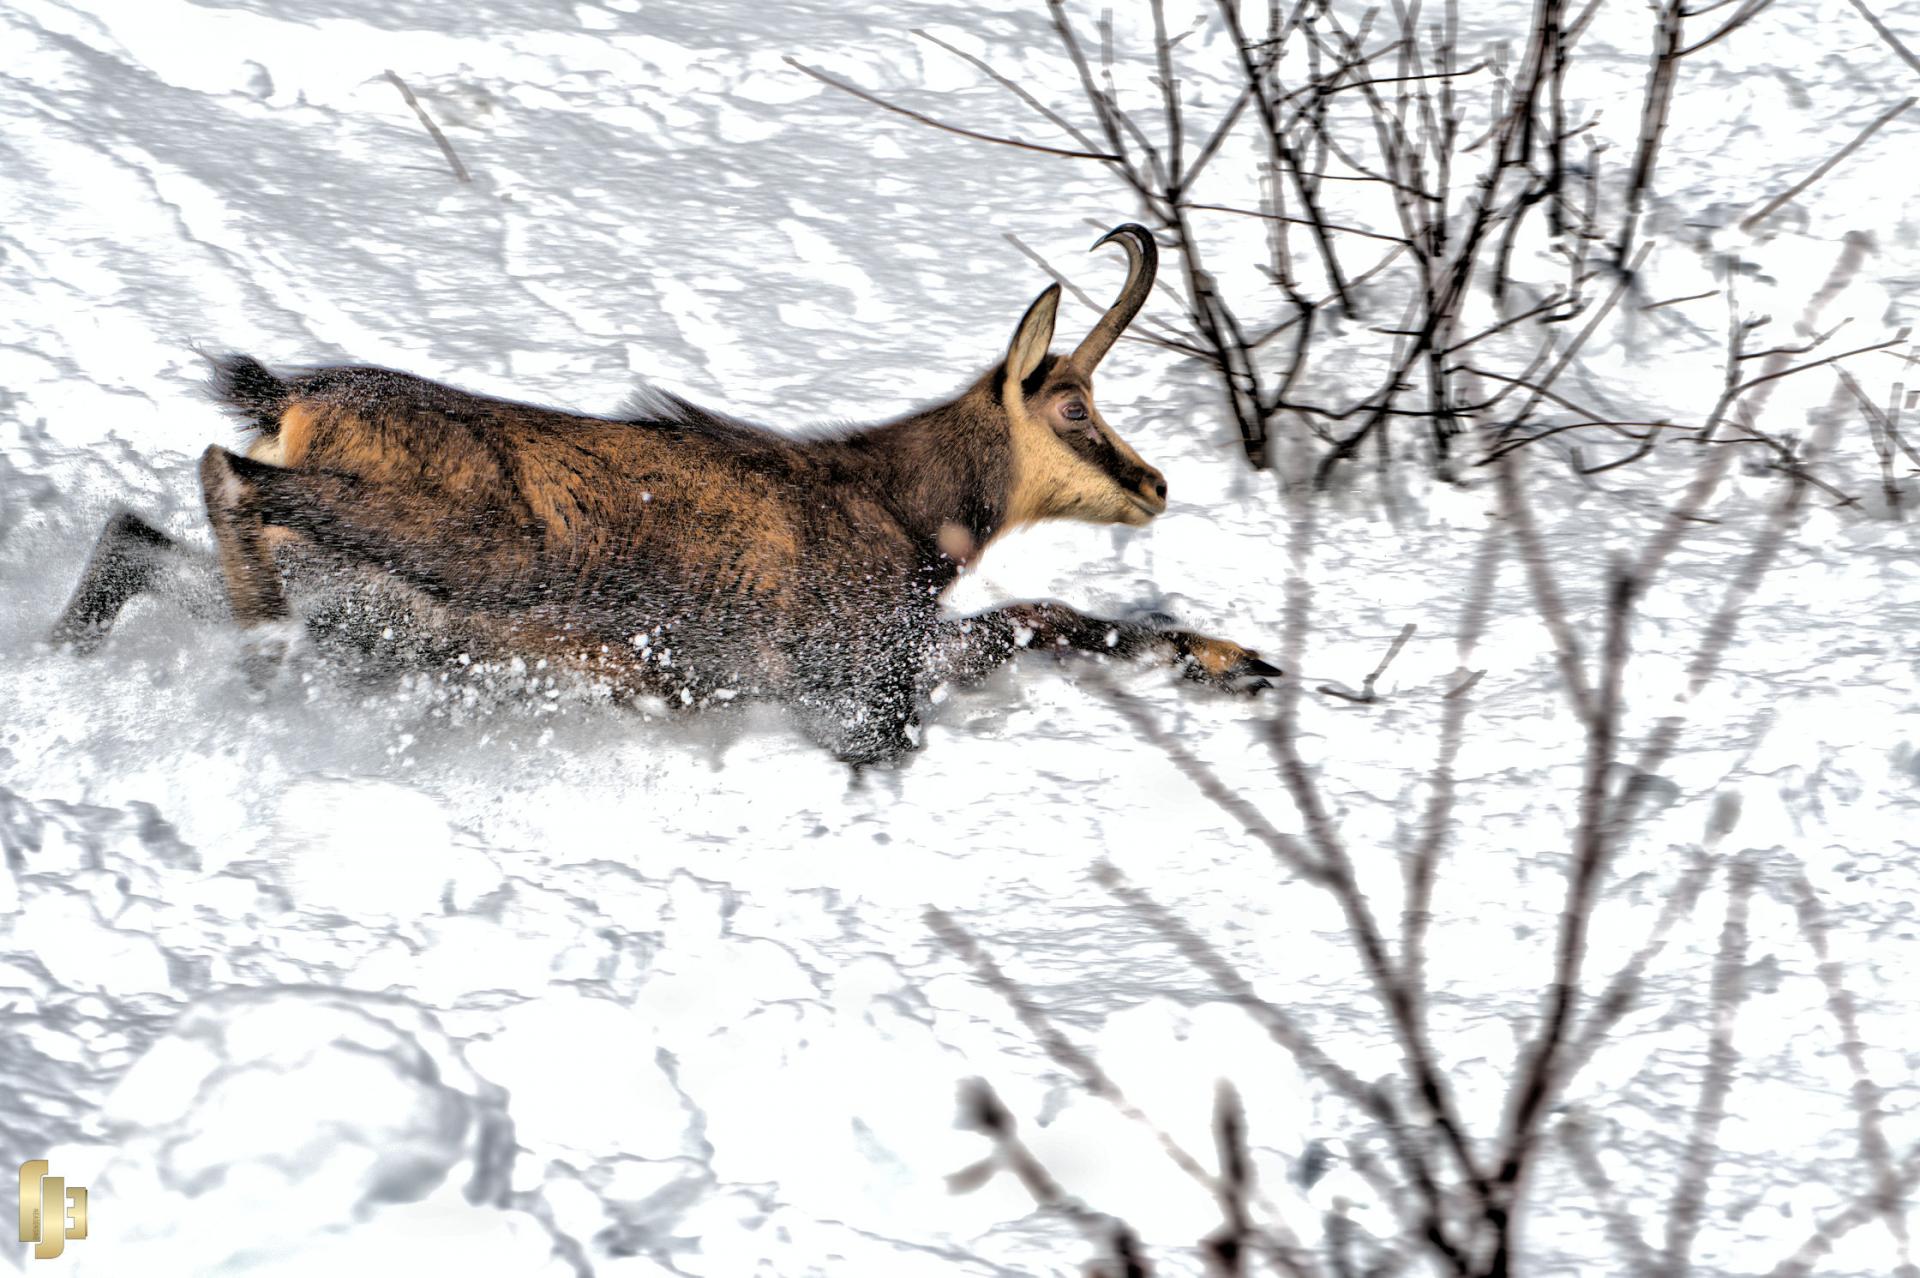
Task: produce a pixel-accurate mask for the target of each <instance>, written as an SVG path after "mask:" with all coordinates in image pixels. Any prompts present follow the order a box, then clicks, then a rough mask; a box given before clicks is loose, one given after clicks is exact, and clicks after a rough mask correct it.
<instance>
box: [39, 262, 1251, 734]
mask: <svg viewBox="0 0 1920 1278" xmlns="http://www.w3.org/2000/svg"><path fill="white" fill-rule="evenodd" d="M1108 242H1114V243H1118V244H1120V245H1122V246H1123V247H1124V248H1125V249H1126V252H1127V257H1128V272H1127V282H1126V284H1125V286H1124V287H1123V288H1122V290H1121V292H1120V295H1119V297H1118V298H1117V299H1116V300H1115V301H1114V303H1113V306H1112V307H1111V308H1110V309H1109V310H1108V311H1107V312H1106V314H1105V315H1103V316H1102V317H1101V318H1100V320H1099V322H1098V323H1096V324H1095V325H1094V327H1093V330H1092V331H1091V332H1090V333H1088V335H1087V337H1086V338H1085V340H1083V341H1082V342H1081V343H1080V345H1079V346H1078V347H1077V348H1075V350H1074V351H1073V353H1072V354H1070V355H1066V356H1058V355H1053V354H1050V353H1049V352H1048V346H1049V343H1050V342H1051V340H1052V337H1053V326H1054V313H1055V311H1056V310H1057V308H1058V306H1059V301H1060V287H1059V285H1057V284H1056V285H1053V286H1052V287H1049V288H1048V289H1047V290H1046V291H1045V292H1043V293H1041V294H1040V296H1039V297H1038V298H1037V299H1036V300H1035V301H1034V303H1033V305H1032V306H1030V307H1029V308H1028V309H1027V313H1026V314H1025V315H1024V316H1023V317H1022V318H1021V320H1020V323H1019V325H1018V326H1017V327H1016V328H1015V329H1014V333H1013V340H1012V341H1011V342H1010V343H1009V344H1008V346H1007V352H1006V358H1005V359H1004V360H1003V361H1002V362H1001V363H999V364H997V365H996V366H995V367H994V368H992V369H991V370H990V371H988V372H987V373H986V374H985V375H984V376H982V377H980V378H979V379H978V380H977V381H975V382H974V383H973V384H972V385H971V386H968V387H967V388H966V389H965V390H964V391H962V392H961V393H960V394H959V395H958V396H957V397H955V398H953V399H951V400H949V401H947V402H945V403H942V404H937V405H935V406H933V407H931V408H927V409H923V410H921V411H919V412H916V413H913V414H911V415H909V416H907V417H903V418H901V419H899V420H898V421H893V422H888V423H886V424H884V425H879V426H873V427H867V428H860V429H851V430H843V431H838V432H834V433H830V434H814V435H807V436H798V437H796V436H789V435H786V434H782V433H779V432H776V431H773V430H768V429H764V428H762V427H759V426H754V425H750V424H747V423H745V422H740V421H736V420H733V419H732V418H729V417H726V416H723V415H721V414H718V413H713V412H709V411H707V410H705V409H702V408H699V407H697V406H695V405H693V404H690V403H687V402H686V401H684V400H681V399H679V398H678V397H676V396H664V395H655V396H654V397H653V398H652V399H651V400H650V401H647V402H646V403H645V404H644V411H641V412H638V413H636V414H633V415H629V416H625V417H620V418H608V417H587V416H581V415H578V414H575V413H568V412H562V411H559V410H557V409H552V408H542V407H537V406H534V405H531V404H520V403H514V402H511V401H508V400H501V399H493V398H490V397H487V396H483V395H475V394H471V393H469V392H467V391H463V390H457V389H455V388H453V387H451V386H445V385H442V384H440V383H438V382H431V381H427V380H425V379H423V378H420V377H415V376H412V375H411V374H408V373H401V372H395V371H392V370H389V369H383V368H365V367H327V368H313V369H307V370H304V371H299V372H293V373H288V374H285V375H281V374H276V373H273V372H270V371H268V369H267V368H266V367H264V366H263V365H262V364H260V363H259V362H258V361H256V360H254V359H252V358H250V357H248V356H245V355H230V356H222V357H218V358H215V359H214V361H213V364H214V376H213V393H214V395H215V397H216V398H217V399H218V400H219V401H220V402H221V403H222V404H223V405H224V406H225V407H226V408H227V409H228V410H229V411H230V412H232V413H233V414H234V415H235V416H237V417H238V418H240V419H241V420H242V421H243V422H244V423H245V426H246V428H247V429H248V430H250V431H251V432H252V438H251V440H250V442H249V444H248V446H247V448H246V450H245V452H244V454H240V453H234V452H230V451H229V450H227V449H226V448H223V447H221V446H219V445H218V444H215V445H213V446H211V447H209V448H208V449H207V451H206V453H205V454H204V455H203V456H202V457H201V459H200V482H201V488H202V492H203V495H204V498H205V501H206V509H207V519H208V522H209V523H211V524H212V526H213V534H214V540H215V542H216V543H217V547H218V559H219V569H220V575H221V577H222V578H223V580H224V584H225V589H226V597H227V601H228V603H229V605H230V606H231V608H232V613H233V617H234V619H235V620H236V621H237V622H238V623H239V624H240V625H241V626H242V627H246V628H249V630H250V631H251V632H252V633H253V635H254V636H255V639H256V643H255V645H254V651H255V654H256V659H258V660H261V661H264V662H265V663H266V665H267V666H268V667H269V668H270V667H271V665H272V663H273V662H274V661H276V660H277V656H276V655H275V654H276V653H277V652H278V651H280V650H281V649H283V648H284V645H285V643H286V642H287V640H288V638H289V637H294V636H297V635H298V633H299V632H300V627H301V626H303V625H304V626H305V627H307V628H308V629H310V630H311V629H319V628H325V627H327V626H338V625H339V624H340V617H341V613H340V611H339V610H338V609H335V610H334V611H332V612H330V613H329V612H327V611H325V610H324V609H321V610H318V611H316V610H315V609H312V608H308V607H305V606H303V608H302V618H303V619H302V620H298V621H297V620H296V619H295V613H294V610H293V608H292V606H291V604H290V603H289V595H290V594H291V595H293V596H294V597H298V598H303V605H304V602H305V600H304V596H303V588H304V587H306V586H312V585H316V584H320V583H325V584H327V585H338V584H339V583H341V582H345V581H353V582H358V583H360V585H361V586H363V587H365V588H366V593H365V594H363V596H362V597H364V598H379V599H382V600H386V601H388V602H386V603H381V604H379V605H377V606H376V605H370V607H373V608H374V616H375V621H374V624H373V626H372V631H373V632H375V633H384V634H387V635H391V634H392V629H391V627H390V626H382V625H381V624H380V620H379V619H380V617H382V616H386V615H389V613H386V612H381V611H380V609H385V608H388V607H389V604H390V601H391V600H392V599H394V598H399V599H401V600H403V601H404V607H403V608H402V609H401V611H403V612H405V613H407V614H408V615H410V616H418V617H427V616H431V617H432V618H434V622H433V625H432V626H430V627H427V629H428V630H430V631H432V632H434V633H439V634H442V635H451V636H453V638H452V639H450V640H448V641H447V642H446V643H445V644H443V645H441V647H440V648H439V649H438V650H439V651H441V652H442V653H445V654H451V653H454V652H471V653H472V654H473V656H475V657H480V656H482V655H487V656H493V657H511V656H515V655H517V656H521V657H524V658H530V659H538V658H546V659H547V660H548V662H549V663H550V665H553V666H558V667H561V668H563V669H572V670H576V671H579V672H581V673H583V674H585V675H587V676H589V677H590V678H593V679H598V680H603V681H605V683H606V684H607V685H608V686H610V687H611V688H612V689H613V690H614V693H615V695H616V697H620V698H630V697H654V698H658V699H660V700H662V701H664V702H666V703H667V704H668V705H669V706H673V707H686V708H691V707H696V706H700V705H703V704H707V703H709V702H711V701H713V700H715V699H721V700H726V699H731V698H732V697H734V696H760V697H768V698H773V699H775V700H778V701H780V702H783V703H785V704H786V705H787V706H788V707H790V708H791V709H792V710H793V711H794V713H795V714H796V716H797V718H798V720H799V722H800V724H801V725H802V727H803V728H804V730H805V731H806V732H807V733H808V735H810V736H811V737H813V738H814V739H815V740H817V741H819V742H820V743H821V744H823V745H825V746H826V747H827V748H828V749H830V750H832V751H834V752H835V753H836V754H838V755H839V756H840V757H842V758H844V759H847V760H849V761H851V762H856V763H861V762H873V761H879V760H884V759H887V758H891V757H893V756H896V755H898V754H900V753H902V752H904V751H906V750H909V749H911V748H912V747H913V746H914V744H916V743H917V741H918V737H919V715H920V711H921V708H922V706H923V704H924V703H925V700H926V697H927V694H928V693H929V692H931V691H932V689H933V688H934V687H935V686H937V685H938V684H939V683H941V682H943V681H946V680H965V679H970V678H977V677H979V676H981V675H984V674H985V673H987V672H988V671H990V670H992V669H994V668H995V667H997V666H999V665H1001V664H1002V663H1004V662H1006V661H1007V660H1008V659H1009V658H1011V657H1012V656H1013V654H1014V653H1016V652H1017V651H1019V650H1020V649H1022V648H1027V647H1031V648H1038V649H1074V650H1080V651H1085V652H1091V653H1109V654H1113V655H1115V656H1120V657H1151V658H1155V659H1158V660H1162V661H1166V662H1168V663H1171V664H1177V665H1179V666H1180V667H1182V668H1183V669H1184V671H1185V673H1186V674H1187V675H1188V676H1190V677H1191V678H1193V679H1195V680H1197V681H1199V682H1202V683H1209V684H1214V685H1217V686H1222V687H1227V688H1239V689H1245V688H1248V687H1258V686H1264V685H1263V683H1262V677H1263V676H1272V675H1277V674H1279V673H1280V672H1279V671H1278V670H1276V669H1275V668H1274V667H1272V666H1270V665H1268V664H1267V663H1265V662H1263V661H1261V660H1260V658H1259V656H1258V654H1256V653H1255V652H1253V651H1251V650H1250V649H1247V648H1243V647H1241V646H1240V645H1238V644H1234V643H1229V642H1227V641H1225V640H1222V639H1213V638H1209V637H1207V636H1205V635H1200V634H1195V633H1193V632H1190V631H1186V630H1178V629H1171V628H1165V627H1162V626H1159V625H1155V624H1151V623H1149V622H1142V621H1138V620H1106V619H1102V618H1098V617H1091V616H1087V615H1085V614H1083V613H1080V612H1076V611H1074V610H1073V609H1071V608H1068V607H1065V606H1064V605H1061V604H1058V603H1051V602H1043V603H1018V604H1011V605H1008V606H1006V607H1001V608H995V609H993V610H991V611H989V612H985V613H981V614H978V615H976V616H971V617H962V618H955V617H944V616H942V615H941V606H940V601H941V595H942V594H943V593H944V592H945V590H946V589H947V587H948V586H950V585H951V584H952V583H953V581H954V579H955V578H956V577H957V576H958V575H959V573H960V572H961V571H962V570H963V569H964V568H965V567H967V566H968V565H969V564H971V563H973V562H974V561H975V560H976V559H977V558H978V557H979V556H980V554H981V553H982V552H983V551H984V550H985V549H986V548H987V547H988V546H989V545H990V544H992V542H993V540H994V539H995V538H996V537H998V536H1000V535H1001V534H1002V533H1005V532H1007V531H1008V530H1010V529H1013V528H1018V527H1020V526H1021V525H1023V524H1027V523H1032V522H1034V521H1036V520H1042V519H1080V520H1088V521H1091V522H1094V523H1111V524H1131V525H1135V526H1138V525H1142V524H1145V523H1147V522H1148V521H1149V520H1151V519H1152V518H1153V517H1154V516H1156V515H1158V514H1160V513H1161V512H1162V511H1163V510H1165V509H1166V505H1167V482H1166V479H1165V477H1164V476H1162V475H1161V473H1160V472H1159V471H1158V470H1156V469H1154V468H1153V467H1152V466H1149V465H1148V464H1147V463H1146V462H1145V461H1143V460H1141V458H1140V455H1139V454H1138V453H1136V452H1134V450H1133V449H1132V448H1130V447H1128V445H1127V444H1126V442H1125V441H1124V440H1122V439H1121V438H1120V436H1119V435H1117V434H1116V433H1114V430H1113V428H1112V427H1111V426H1109V425H1108V424H1107V423H1106V421H1105V420H1104V419H1103V418H1102V417H1101V415H1100V412H1099V410H1098V409H1096V408H1095V407H1094V401H1093V384H1092V379H1093V374H1094V370H1095V369H1096V368H1098V367H1099V364H1100V360H1101V358H1102V357H1103V356H1105V355H1106V353H1107V351H1108V350H1109V349H1110V348H1111V347H1112V346H1113V344H1114V342H1115V341H1116V340H1117V339H1118V338H1119V336H1120V335H1121V333H1122V332H1124V331H1125V330H1126V327H1127V325H1128V324H1129V323H1130V322H1131V321H1132V320H1133V318H1134V316H1135V315H1136V314H1137V313H1138V312H1139V310H1140V307H1141V305H1142V304H1143V303H1144V302H1145V301H1146V299H1147V295H1148V292H1149V291H1150V290H1151V289H1152V287H1153V280H1154V273H1155V270H1156V268H1157V264H1158V251H1157V249H1156V247H1155V245H1154V241H1153V237H1152V235H1151V234H1150V233H1149V232H1148V231H1146V230H1145V229H1144V228H1142V227H1140V226H1136V225H1132V224H1128V225H1124V226H1119V227H1116V228H1114V229H1113V230H1112V231H1110V232H1108V233H1107V234H1106V235H1105V236H1103V237H1102V238H1101V239H1100V240H1099V241H1098V243H1096V244H1095V246H1094V247H1095V248H1098V247H1100V245H1102V244H1106V243H1108ZM181 554H182V552H181V551H180V549H179V548H178V547H177V546H176V545H175V544H174V543H173V542H172V540H171V539H170V538H168V537H167V536H166V535H165V534H163V533H161V532H160V531H158V530H157V529H155V528H153V527H152V526H150V525H149V524H147V523H145V522H144V521H142V520H140V519H139V518H137V517H136V516H134V515H132V514H128V513H122V514H119V515H116V516H115V517H114V518H113V519H112V520H110V521H109V523H108V524H107V526H106V528H105V530H104V531H103V532H102V533H101V535H100V539H99V542H98V544H97V545H96V546H95V548H94V551H93V555H92V558H91V559H90V560H89V561H88V564H87V568H86V572H85V575H84V576H83V578H82V579H81V581H80V584H79V586H78V588H77V589H76V590H75V592H74V595H73V598H72V600H71V602H69V604H68V605H67V608H66V610H65V612H64V613H63V614H62V616H61V618H60V620H59V622H58V623H57V625H56V626H55V628H54V631H53V636H52V637H53V639H54V640H55V642H58V643H65V644H70V645H72V646H73V647H74V648H76V649H78V650H80V651H87V650H90V649H92V648H93V647H95V646H97V645H98V644H99V643H100V642H101V640H103V639H104V638H105V636H106V634H107V632H108V630H109V629H110V628H111V626H112V625H113V622H114V618H115V617H116V616H117V615H118V614H119V612H120V610H121V608H122V607H123V606H124V605H125V604H126V602H127V601H128V600H129V599H131V598H132V597H133V596H134V595H136V594H138V593H140V592H141V591H143V590H147V589H150V588H153V587H154V586H156V584H157V583H158V581H159V579H160V575H161V573H162V572H163V571H164V570H165V569H166V568H167V567H168V563H169V561H170V560H171V559H174V558H176V557H179V556H180V555H181ZM289 628H291V635H290V629H289ZM347 628H349V629H350V628H351V627H350V626H348V627H347Z"/></svg>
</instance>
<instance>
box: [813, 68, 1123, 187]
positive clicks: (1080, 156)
mask: <svg viewBox="0 0 1920 1278" xmlns="http://www.w3.org/2000/svg"><path fill="white" fill-rule="evenodd" d="M782 61H784V62H785V63H786V64H787V65H788V66H791V67H792V68H794V69H795V70H796V71H804V72H806V73H807V74H808V75H810V76H812V77H813V78H814V79H816V80H818V81H820V83H822V84H825V85H830V86H832V87H833V88H836V89H838V90H840V92H842V93H850V94H852V95H853V96H854V97H856V98H859V99H860V100H861V101H862V102H871V103H872V104H873V105H875V106H877V107H880V108H882V109H883V110H887V111H891V112H893V113H894V114H895V115H903V116H905V117H906V118H907V119H909V120H913V121H915V122H916V123H919V124H924V125H927V126H929V127H931V128H935V129H939V130H940V131H942V132H943V133H952V134H955V135H957V136H959V137H963V138H972V139H973V140H974V141H976V142H992V143H993V144H995V145H996V146H1010V147H1016V148H1018V149H1019V150H1022V151H1036V152H1038V153H1040V154H1041V155H1057V156H1060V157H1061V158H1063V159H1068V160H1102V161H1105V162H1107V163H1115V162H1117V161H1119V160H1120V159H1121V157H1120V156H1119V155H1115V154H1112V153H1109V152H1105V151H1071V150H1068V149H1066V148H1064V147H1057V146H1046V145H1043V144H1042V143H1039V142H1026V141H1022V140H1021V139H1019V138H1003V137H999V136H997V135H996V134H992V133H979V132H976V131H975V130H973V129H963V128H961V127H960V126H959V125H957V124H948V123H946V122H945V121H944V120H936V119H934V118H933V117H932V116H930V115H923V114H921V113H920V112H918V111H914V110H911V109H910V108H907V107H903V106H901V105H899V104H898V103H895V102H889V101H887V100H886V99H885V98H883V97H880V96H879V95H878V94H873V93H869V92H867V91H866V90H865V89H863V88H861V87H860V86H859V85H857V84H849V83H848V82H847V81H845V80H842V79H840V78H838V77H837V76H831V75H828V74H827V73H826V72H825V71H820V70H817V69H815V68H813V67H810V66H808V65H807V64H806V63H804V62H802V61H800V60H799V59H798V58H795V57H793V56H792V55H790V54H789V55H787V56H786V57H784V58H783V59H782Z"/></svg>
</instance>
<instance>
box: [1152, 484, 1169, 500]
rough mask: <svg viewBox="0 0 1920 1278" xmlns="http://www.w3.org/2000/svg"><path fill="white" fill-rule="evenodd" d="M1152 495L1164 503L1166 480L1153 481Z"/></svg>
mask: <svg viewBox="0 0 1920 1278" xmlns="http://www.w3.org/2000/svg"><path fill="white" fill-rule="evenodd" d="M1153 495H1154V496H1155V497H1158V498H1159V499H1160V500H1161V501H1165V500H1166V499H1167V481H1166V480H1164V479H1156V480H1154V481H1153Z"/></svg>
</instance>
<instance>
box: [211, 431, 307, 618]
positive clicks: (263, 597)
mask: <svg viewBox="0 0 1920 1278" xmlns="http://www.w3.org/2000/svg"><path fill="white" fill-rule="evenodd" d="M243 465H244V466H246V467H249V468H250V467H252V466H257V465H259V463H249V462H246V460H245V459H244V458H241V457H236V456H235V455H234V454H232V453H230V452H228V451H227V450H226V449H224V448H222V447H220V446H219V445H218V444H215V445H213V446H212V447H210V448H208V449H207V451H206V452H205V453H203V454H201V457H200V491H201V494H202V496H203V497H204V498H205V499H206V503H207V522H208V523H210V524H212V525H213V538H214V541H215V543H216V544H217V545H218V547H219V551H220V573H221V575H222V576H223V577H224V578H226V583H227V602H228V604H230V605H231V606H232V608H233V617H234V620H235V621H238V622H239V623H240V624H241V625H242V626H249V627H251V626H260V625H265V624H267V623H270V622H275V621H282V620H285V619H286V618H287V617H288V616H289V615H291V614H290V610H289V609H288V607H287V598H286V594H285V593H284V592H283V591H282V590H281V588H280V570H279V568H278V567H277V566H276V565H275V564H274V562H273V549H272V547H271V546H270V545H269V544H268V541H267V526H266V523H265V522H264V521H263V520H262V519H261V517H260V494H259V493H258V491H257V490H256V489H255V487H254V485H253V484H252V483H251V482H250V480H249V479H248V478H246V477H244V476H243V474H242V473H241V469H242V466H243Z"/></svg>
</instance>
